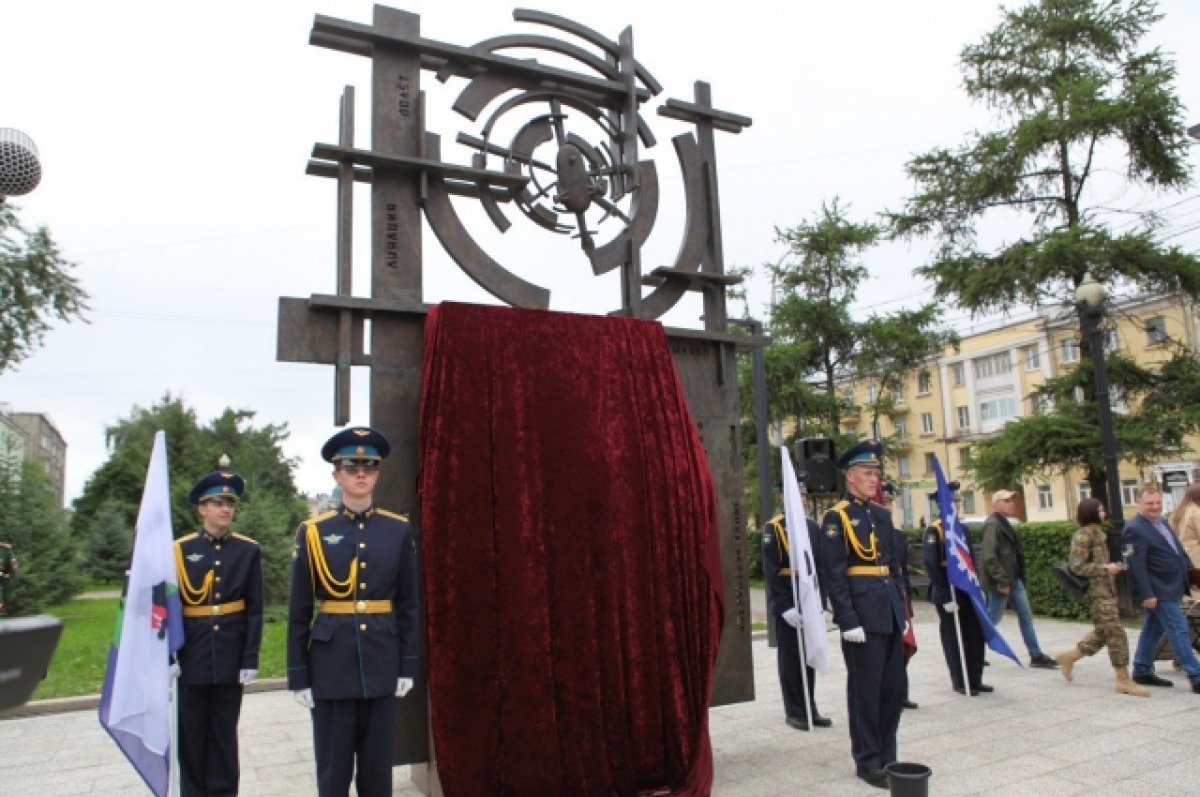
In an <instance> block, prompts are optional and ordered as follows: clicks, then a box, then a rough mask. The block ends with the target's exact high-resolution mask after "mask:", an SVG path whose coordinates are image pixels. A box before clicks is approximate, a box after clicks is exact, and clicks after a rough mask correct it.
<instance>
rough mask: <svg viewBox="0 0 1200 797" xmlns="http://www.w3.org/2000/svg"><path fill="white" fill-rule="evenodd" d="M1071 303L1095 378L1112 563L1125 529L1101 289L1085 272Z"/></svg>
mask: <svg viewBox="0 0 1200 797" xmlns="http://www.w3.org/2000/svg"><path fill="white" fill-rule="evenodd" d="M1075 300H1076V301H1077V302H1078V303H1079V305H1080V308H1081V309H1082V311H1083V328H1082V330H1081V331H1082V336H1083V343H1084V346H1086V347H1087V350H1088V351H1087V353H1088V354H1089V355H1090V356H1091V358H1092V374H1093V376H1094V378H1095V391H1096V415H1097V421H1098V422H1099V424H1100V444H1101V447H1102V450H1103V452H1104V474H1105V476H1106V478H1107V481H1108V518H1109V532H1108V548H1109V552H1110V554H1112V557H1113V559H1114V560H1116V559H1117V558H1118V557H1119V550H1120V544H1119V539H1120V535H1121V529H1122V528H1123V527H1124V525H1125V510H1124V508H1123V507H1122V506H1121V474H1120V471H1118V469H1117V468H1118V459H1117V439H1116V437H1115V435H1114V434H1113V423H1112V405H1111V403H1110V402H1109V396H1108V366H1107V364H1106V363H1105V357H1104V330H1103V329H1102V328H1101V325H1100V322H1101V320H1103V318H1104V300H1105V293H1104V286H1103V285H1101V284H1100V283H1099V282H1097V281H1096V280H1095V278H1094V277H1092V274H1091V272H1090V271H1089V272H1088V273H1087V274H1085V275H1084V277H1083V282H1081V283H1079V287H1078V288H1076V289H1075Z"/></svg>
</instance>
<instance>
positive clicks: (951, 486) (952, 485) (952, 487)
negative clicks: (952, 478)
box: [929, 482, 962, 501]
mask: <svg viewBox="0 0 1200 797" xmlns="http://www.w3.org/2000/svg"><path fill="white" fill-rule="evenodd" d="M961 486H962V485H961V484H959V483H958V482H947V483H946V489H947V490H949V491H950V497H951V498H953V499H956V500H957V499H958V496H957V495H955V493H957V492H958V488H959V487H961ZM937 499H938V494H937V490H934V491H933V492H931V493H930V494H929V500H930V501H936V500H937Z"/></svg>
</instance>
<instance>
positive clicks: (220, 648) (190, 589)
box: [175, 456, 263, 797]
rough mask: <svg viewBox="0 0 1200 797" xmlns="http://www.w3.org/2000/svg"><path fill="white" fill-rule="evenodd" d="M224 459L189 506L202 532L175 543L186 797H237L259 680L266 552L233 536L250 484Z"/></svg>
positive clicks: (199, 484)
mask: <svg viewBox="0 0 1200 797" xmlns="http://www.w3.org/2000/svg"><path fill="white" fill-rule="evenodd" d="M229 465H230V462H229V458H228V457H224V456H223V457H221V460H220V462H219V463H218V469H217V470H215V471H213V472H212V473H210V474H208V475H207V476H205V477H203V478H202V479H200V481H198V482H196V485H195V486H194V487H192V490H191V492H190V493H189V494H188V503H190V504H191V505H192V506H194V507H196V511H197V512H198V513H199V514H200V519H201V528H200V531H198V532H196V533H194V534H187V535H185V536H183V537H180V538H179V539H178V540H176V541H175V569H176V577H177V579H178V582H179V597H180V600H181V602H182V604H183V634H184V643H183V647H182V648H180V649H179V653H178V657H177V663H178V668H179V791H180V794H182V795H183V797H218V795H229V796H230V797H231V796H232V795H235V794H237V793H238V780H239V776H240V766H239V762H238V734H237V727H238V717H239V716H240V714H241V709H242V691H243V688H244V686H245V684H248V683H250V682H251V681H253V680H254V678H255V676H256V675H257V674H258V651H259V647H260V645H261V643H262V632H263V572H262V552H261V551H260V550H259V547H258V543H256V542H255V541H254V540H252V539H250V538H249V537H243V536H242V535H241V534H234V533H232V532H231V531H230V525H231V524H232V523H233V516H234V513H235V512H236V510H237V502H238V500H239V499H240V498H241V497H242V493H243V492H244V491H245V489H246V482H245V481H244V480H243V479H242V477H241V476H239V475H238V474H237V473H235V472H234V471H232V470H230V468H229Z"/></svg>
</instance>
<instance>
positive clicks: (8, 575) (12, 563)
mask: <svg viewBox="0 0 1200 797" xmlns="http://www.w3.org/2000/svg"><path fill="white" fill-rule="evenodd" d="M16 574H17V555H16V554H15V553H13V549H12V545H10V544H9V543H7V542H0V614H4V611H5V608H4V607H5V606H6V605H7V604H8V595H9V593H10V592H12V587H13V581H15V580H16Z"/></svg>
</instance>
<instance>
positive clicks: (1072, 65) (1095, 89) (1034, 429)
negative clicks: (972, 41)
mask: <svg viewBox="0 0 1200 797" xmlns="http://www.w3.org/2000/svg"><path fill="white" fill-rule="evenodd" d="M1160 18H1161V17H1160V15H1159V14H1158V12H1157V9H1156V5H1155V3H1154V2H1153V1H1152V0H1103V1H1101V0H1040V2H1036V3H1032V4H1030V5H1028V6H1025V7H1022V8H1021V9H1019V10H1017V11H1004V12H1003V17H1002V21H1001V23H1000V24H999V25H998V26H997V27H996V28H995V29H994V30H993V31H992V32H990V33H988V34H987V35H986V36H984V38H983V40H982V41H981V42H980V43H979V44H976V45H970V46H967V47H965V48H964V49H963V51H962V70H963V73H964V85H965V88H966V91H967V94H968V96H969V97H970V98H971V99H973V100H978V101H983V102H985V103H986V104H987V105H988V106H989V107H990V108H992V109H994V110H995V111H996V112H997V117H998V118H997V124H998V125H999V128H998V129H997V130H994V131H992V132H986V133H974V134H971V135H970V136H968V139H967V143H966V144H964V145H963V146H961V147H959V148H958V149H955V150H950V149H945V148H939V149H935V150H933V151H931V152H929V153H926V154H923V155H920V156H918V157H916V158H915V159H913V160H912V161H911V162H909V164H908V167H907V168H908V174H909V176H910V177H911V178H912V179H913V181H914V182H915V183H916V193H915V194H914V195H913V196H912V197H910V198H909V199H908V200H907V201H906V202H905V205H904V208H903V209H902V210H901V211H899V212H894V213H890V214H888V219H889V224H890V232H891V233H892V234H894V235H897V236H901V237H915V236H925V235H930V236H933V237H934V238H935V239H936V240H937V242H938V248H937V251H936V253H935V256H934V258H933V260H932V262H931V263H929V264H928V265H926V266H923V267H922V268H919V269H917V273H918V274H920V275H921V276H924V277H926V278H928V279H930V280H932V281H933V283H934V285H935V286H936V290H935V296H936V297H937V298H938V299H942V300H953V301H954V302H955V303H956V304H957V305H958V306H960V307H962V308H965V309H968V310H970V311H971V312H972V313H973V314H976V315H978V314H985V313H989V312H993V311H1004V312H1008V311H1009V310H1011V309H1012V308H1013V307H1014V306H1017V305H1034V304H1052V305H1053V304H1060V305H1063V306H1064V307H1066V308H1067V309H1068V311H1069V312H1076V313H1081V312H1082V309H1081V308H1074V307H1073V306H1072V303H1073V299H1074V290H1075V288H1076V287H1078V285H1079V284H1080V283H1081V282H1082V281H1083V278H1084V275H1085V274H1086V273H1088V272H1089V271H1090V272H1091V273H1092V274H1093V275H1094V277H1095V278H1096V279H1097V280H1099V281H1100V282H1102V283H1106V284H1108V285H1110V286H1112V287H1110V289H1109V293H1110V294H1111V293H1113V290H1112V288H1115V287H1118V286H1122V285H1132V286H1137V287H1138V288H1140V289H1142V290H1144V291H1147V292H1152V293H1178V292H1182V293H1184V294H1186V295H1187V296H1190V297H1193V298H1195V297H1196V296H1198V295H1200V261H1198V260H1197V258H1196V257H1195V256H1193V255H1191V254H1188V253H1185V252H1182V251H1180V250H1179V249H1178V248H1177V247H1169V246H1164V245H1162V244H1160V243H1159V242H1158V241H1156V240H1155V237H1154V236H1155V231H1156V224H1158V223H1159V221H1158V220H1156V219H1155V218H1154V216H1153V214H1143V215H1141V216H1140V217H1139V216H1136V215H1135V217H1134V218H1136V219H1140V226H1138V227H1135V228H1134V229H1131V230H1129V231H1125V232H1120V233H1118V232H1114V231H1113V230H1111V229H1109V227H1108V226H1106V224H1105V223H1104V218H1105V217H1104V214H1105V213H1106V212H1107V208H1106V207H1105V206H1104V205H1103V202H1104V201H1106V200H1107V198H1108V196H1109V195H1110V194H1111V193H1112V191H1113V185H1112V184H1111V181H1110V182H1105V179H1106V176H1107V175H1111V174H1112V173H1113V172H1114V171H1117V170H1114V169H1113V168H1112V165H1111V164H1112V163H1113V162H1118V163H1120V164H1121V167H1122V168H1120V169H1119V171H1123V173H1124V177H1123V178H1121V179H1122V180H1123V181H1124V182H1125V183H1127V184H1133V185H1138V186H1141V187H1146V188H1150V189H1155V190H1170V189H1179V188H1182V187H1183V186H1185V185H1186V184H1187V181H1188V171H1187V166H1186V160H1185V157H1186V154H1187V147H1188V140H1187V137H1186V135H1185V134H1184V125H1183V118H1182V106H1181V104H1180V102H1179V99H1178V98H1177V97H1176V96H1175V94H1174V91H1173V88H1172V84H1173V82H1174V78H1175V67H1174V64H1173V63H1172V62H1171V61H1170V60H1169V59H1168V58H1167V57H1166V56H1164V55H1163V53H1161V52H1160V51H1159V50H1157V49H1150V50H1143V49H1141V47H1140V42H1141V40H1142V38H1143V37H1144V36H1145V34H1146V32H1147V31H1148V29H1149V28H1150V26H1151V25H1153V24H1154V23H1155V22H1157V21H1159V19H1160ZM1021 219H1024V220H1025V222H1026V223H1027V224H1028V226H1029V229H1028V232H1027V234H1026V235H1025V236H1024V237H1021V238H1018V239H1016V240H1010V241H1006V242H1004V243H1000V244H997V245H995V246H993V247H991V248H988V247H986V246H985V245H983V244H982V243H981V239H982V238H984V237H985V236H984V235H983V232H982V231H984V230H987V229H990V225H992V224H994V223H997V222H1001V223H1009V224H1011V223H1012V222H1014V221H1015V220H1021ZM1079 317H1080V321H1081V322H1082V316H1081V315H1080V316H1079ZM1085 354H1090V353H1088V352H1085ZM1195 368H1196V363H1195V361H1194V359H1193V360H1191V361H1190V363H1189V362H1188V361H1185V360H1180V361H1178V362H1175V363H1174V364H1172V365H1171V366H1170V369H1169V370H1170V371H1171V372H1174V373H1175V375H1176V376H1178V372H1179V371H1180V370H1183V371H1186V372H1187V373H1188V374H1191V373H1193V372H1194V371H1195ZM1077 371H1078V374H1077V375H1076V376H1073V377H1070V379H1073V380H1074V381H1075V383H1076V384H1078V385H1080V386H1082V387H1083V388H1084V395H1085V408H1086V405H1088V404H1091V402H1094V400H1095V397H1094V395H1093V393H1094V388H1093V387H1092V383H1091V382H1090V380H1089V379H1087V378H1086V375H1087V374H1090V373H1091V361H1090V358H1089V357H1085V358H1084V359H1083V360H1082V361H1081V362H1080V364H1079V366H1078V368H1077ZM1165 373H1166V372H1165V371H1164V373H1163V374H1152V373H1149V372H1147V371H1145V369H1142V373H1140V374H1139V373H1137V372H1136V371H1135V370H1134V369H1131V368H1126V369H1123V370H1122V369H1115V371H1114V373H1113V374H1112V380H1111V381H1112V382H1113V384H1114V385H1115V386H1116V387H1117V388H1118V389H1119V390H1122V391H1124V392H1125V393H1126V394H1127V395H1135V394H1138V393H1139V392H1140V393H1141V394H1142V395H1149V393H1150V392H1152V391H1154V390H1162V389H1164V388H1162V387H1161V386H1158V387H1150V388H1149V389H1148V388H1147V387H1146V386H1145V385H1143V387H1141V388H1139V380H1143V382H1144V380H1146V379H1149V381H1150V382H1151V383H1153V382H1161V381H1162V379H1163V376H1164V374H1165ZM1123 377H1127V378H1129V379H1131V380H1132V381H1131V382H1122V381H1120V380H1121V379H1122V378H1123ZM1188 379H1190V380H1191V381H1192V382H1194V381H1195V378H1194V377H1192V376H1189V377H1188ZM1047 390H1048V391H1049V392H1054V391H1056V390H1057V388H1055V387H1048V388H1047ZM1093 406H1094V405H1093ZM1053 407H1054V409H1053V410H1052V412H1051V413H1050V414H1048V415H1045V416H1033V417H1027V418H1022V419H1020V420H1019V421H1017V422H1014V423H1011V424H1009V425H1008V426H1006V427H1005V428H1004V430H1003V431H1002V432H1001V433H999V434H998V435H997V436H996V437H993V438H991V439H989V440H986V441H984V442H982V443H980V444H979V445H978V446H977V447H976V456H975V468H974V470H975V476H976V477H977V480H978V481H979V482H980V483H981V484H982V485H984V486H988V485H997V484H1002V483H1008V484H1010V483H1012V480H1013V478H1014V477H1015V476H1016V475H1018V474H1021V473H1028V472H1031V471H1033V470H1037V469H1039V468H1046V467H1051V468H1053V467H1057V468H1061V469H1070V468H1071V467H1072V466H1074V465H1076V464H1082V465H1083V466H1084V467H1085V469H1086V471H1087V480H1088V482H1089V484H1090V485H1091V489H1092V494H1093V495H1094V496H1096V497H1098V498H1101V499H1102V500H1106V498H1107V490H1106V484H1105V473H1104V467H1103V462H1102V461H1099V458H1098V457H1097V456H1096V453H1097V452H1099V451H1100V450H1101V446H1100V439H1099V430H1098V427H1097V426H1096V424H1095V423H1094V421H1089V422H1088V423H1085V424H1082V425H1081V423H1080V420H1081V416H1080V414H1079V409H1080V408H1079V407H1078V406H1077V405H1075V403H1074V402H1073V401H1070V400H1065V401H1056V402H1055V403H1054V405H1053ZM1147 411H1154V410H1152V408H1149V407H1148V406H1147V405H1146V403H1145V402H1143V403H1142V404H1141V405H1140V407H1139V408H1137V409H1136V410H1135V411H1134V412H1133V413H1131V414H1130V415H1127V416H1124V417H1120V418H1118V419H1117V422H1116V426H1117V429H1116V433H1117V437H1118V439H1123V440H1124V441H1125V442H1126V443H1128V442H1129V441H1130V439H1131V434H1132V431H1133V430H1134V429H1136V428H1138V427H1140V428H1146V424H1145V420H1146V418H1147V417H1149V416H1147V415H1146V414H1145V413H1146V412H1147ZM1155 412H1157V411H1155ZM1156 421H1157V422H1158V423H1161V424H1165V426H1163V427H1160V428H1161V429H1163V430H1169V431H1167V432H1166V433H1165V436H1166V437H1167V438H1168V439H1182V438H1183V437H1184V436H1185V435H1186V433H1187V432H1189V431H1190V430H1192V429H1195V428H1196V427H1195V419H1194V418H1191V417H1190V416H1189V413H1186V412H1176V413H1170V414H1167V413H1161V412H1157V415H1156ZM1039 438H1041V439H1042V440H1043V441H1052V442H1053V445H1049V444H1048V443H1047V444H1046V445H1042V446H1041V447H1039V446H1038V445H1036V441H1037V440H1038V439H1039ZM1164 452H1165V448H1164V447H1163V445H1162V444H1160V445H1159V447H1158V448H1157V450H1154V451H1150V452H1149V453H1148V454H1147V455H1149V456H1153V454H1155V453H1164Z"/></svg>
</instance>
